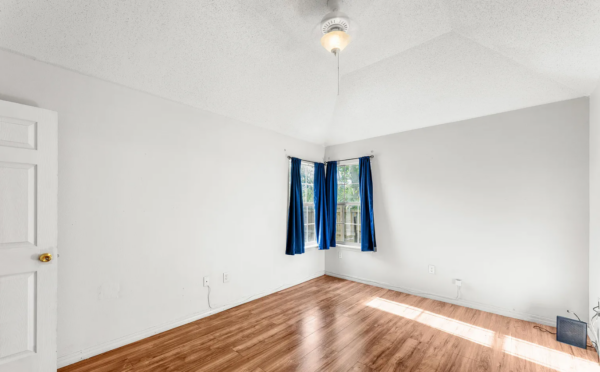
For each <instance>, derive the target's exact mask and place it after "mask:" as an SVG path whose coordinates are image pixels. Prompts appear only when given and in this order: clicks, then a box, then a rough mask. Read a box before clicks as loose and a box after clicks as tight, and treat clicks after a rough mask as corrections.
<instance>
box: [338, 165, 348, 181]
mask: <svg viewBox="0 0 600 372" xmlns="http://www.w3.org/2000/svg"><path fill="white" fill-rule="evenodd" d="M349 182H350V170H349V169H348V166H347V165H342V166H339V167H338V183H349Z"/></svg>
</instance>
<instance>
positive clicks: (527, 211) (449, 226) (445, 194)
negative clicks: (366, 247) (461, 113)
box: [325, 98, 600, 324]
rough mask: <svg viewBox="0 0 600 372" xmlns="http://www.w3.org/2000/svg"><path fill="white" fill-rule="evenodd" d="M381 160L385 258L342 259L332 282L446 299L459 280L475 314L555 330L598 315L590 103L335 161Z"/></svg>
mask: <svg viewBox="0 0 600 372" xmlns="http://www.w3.org/2000/svg"><path fill="white" fill-rule="evenodd" d="M366 124H368V123H366ZM371 151H374V155H375V156H376V157H375V159H374V160H373V182H374V198H375V223H376V232H377V243H378V252H377V253H362V252H356V251H350V250H346V251H343V258H342V259H339V258H338V255H337V254H338V252H337V249H335V250H333V251H331V252H328V253H327V255H326V259H325V269H326V271H327V272H331V273H334V274H337V275H342V276H346V277H353V278H360V279H364V280H367V281H371V282H375V283H382V284H385V285H388V286H391V287H394V288H405V289H412V290H415V291H423V292H427V293H433V294H437V295H441V296H446V297H454V296H455V294H456V287H454V285H453V281H452V279H454V278H460V279H462V280H463V298H464V301H459V303H461V304H463V305H466V306H472V307H477V308H482V309H486V310H488V311H493V312H497V313H502V314H506V315H510V316H514V317H518V318H524V319H530V320H537V321H540V322H544V323H547V324H553V323H554V322H555V316H556V315H563V316H568V314H567V313H566V309H570V310H572V311H575V312H577V313H578V314H579V315H580V316H581V317H582V318H584V317H586V316H587V305H588V211H589V206H588V200H589V198H588V99H587V98H580V99H575V100H570V101H563V102H559V103H553V104H548V105H544V106H538V107H532V108H527V109H523V110H518V111H512V112H507V113H502V114H498V115H492V116H487V117H481V118H477V119H472V120H467V121H461V122H456V123H450V124H444V125H440V126H435V127H430V128H425V129H418V130H414V131H409V132H403V133H398V134H394V135H388V136H384V137H378V138H373V139H369V140H364V141H359V142H354V143H348V144H343V145H338V146H332V147H328V148H327V149H326V156H327V158H328V159H331V160H333V159H345V158H350V157H354V156H360V155H366V154H370V153H371ZM428 264H433V265H435V266H436V269H437V272H436V274H435V275H431V274H428V272H427V266H428ZM599 295H600V293H599Z"/></svg>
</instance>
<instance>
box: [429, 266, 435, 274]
mask: <svg viewBox="0 0 600 372" xmlns="http://www.w3.org/2000/svg"><path fill="white" fill-rule="evenodd" d="M429 274H435V266H433V265H429Z"/></svg>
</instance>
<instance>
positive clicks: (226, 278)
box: [223, 273, 229, 283]
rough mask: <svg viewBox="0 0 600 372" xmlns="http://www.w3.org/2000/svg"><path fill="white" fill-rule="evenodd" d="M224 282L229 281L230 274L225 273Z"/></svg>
mask: <svg viewBox="0 0 600 372" xmlns="http://www.w3.org/2000/svg"><path fill="white" fill-rule="evenodd" d="M223 283H229V274H228V273H223Z"/></svg>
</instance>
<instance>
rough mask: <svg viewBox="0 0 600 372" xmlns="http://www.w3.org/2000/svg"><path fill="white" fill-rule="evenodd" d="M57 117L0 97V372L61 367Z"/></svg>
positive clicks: (20, 371)
mask: <svg viewBox="0 0 600 372" xmlns="http://www.w3.org/2000/svg"><path fill="white" fill-rule="evenodd" d="M56 118H57V116H56V113H55V112H52V111H48V110H43V109H40V108H36V107H30V106H24V105H19V104H16V103H11V102H4V101H0V372H9V371H10V372H25V371H27V372H34V371H35V372H37V371H44V372H46V371H56V266H57V265H56V261H57V260H56V255H57V251H56V236H57V222H56V220H57V207H56V205H57V178H58V177H57V120H56ZM46 253H49V254H51V255H52V259H51V260H49V261H47V262H42V261H41V260H43V259H45V260H47V259H48V258H49V256H45V257H48V258H44V256H41V255H43V254H46ZM40 256H41V257H40Z"/></svg>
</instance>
